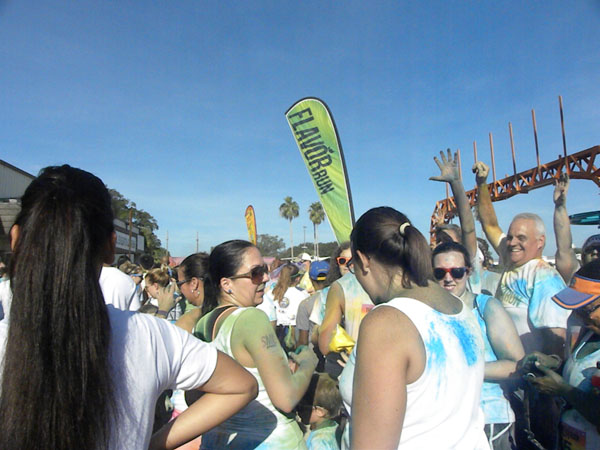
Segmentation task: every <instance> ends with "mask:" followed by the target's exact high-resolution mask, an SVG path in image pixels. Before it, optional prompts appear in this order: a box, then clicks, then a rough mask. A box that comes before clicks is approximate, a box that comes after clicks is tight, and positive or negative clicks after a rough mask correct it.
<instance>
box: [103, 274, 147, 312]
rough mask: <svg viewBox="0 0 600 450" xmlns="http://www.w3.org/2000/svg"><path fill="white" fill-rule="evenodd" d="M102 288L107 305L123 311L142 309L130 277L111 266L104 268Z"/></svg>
mask: <svg viewBox="0 0 600 450" xmlns="http://www.w3.org/2000/svg"><path fill="white" fill-rule="evenodd" d="M100 288H101V289H102V295H103V296H104V302H105V303H106V304H107V305H113V306H114V307H115V308H118V309H121V310H123V311H137V310H138V309H140V306H141V305H140V301H139V297H138V296H137V295H136V286H135V283H134V281H133V280H132V279H131V277H130V276H129V275H126V274H124V273H123V272H121V271H120V270H119V269H117V268H115V267H110V266H104V267H102V272H100Z"/></svg>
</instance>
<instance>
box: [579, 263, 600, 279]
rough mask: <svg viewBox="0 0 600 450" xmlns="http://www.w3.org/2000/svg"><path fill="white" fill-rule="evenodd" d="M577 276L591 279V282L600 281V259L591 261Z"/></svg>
mask: <svg viewBox="0 0 600 450" xmlns="http://www.w3.org/2000/svg"><path fill="white" fill-rule="evenodd" d="M576 274H577V275H580V276H582V277H586V278H590V279H591V280H600V259H594V260H593V261H590V262H589V263H587V264H586V265H585V266H582V267H581V268H580V269H579V270H578V271H577V272H576Z"/></svg>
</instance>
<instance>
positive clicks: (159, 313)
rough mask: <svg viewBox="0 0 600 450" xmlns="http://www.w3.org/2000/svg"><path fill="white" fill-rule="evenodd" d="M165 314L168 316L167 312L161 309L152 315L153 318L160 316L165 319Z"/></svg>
mask: <svg viewBox="0 0 600 450" xmlns="http://www.w3.org/2000/svg"><path fill="white" fill-rule="evenodd" d="M167 314H169V312H168V311H163V310H162V309H159V310H158V311H156V312H155V313H154V315H155V316H159V315H160V316H165V317H167Z"/></svg>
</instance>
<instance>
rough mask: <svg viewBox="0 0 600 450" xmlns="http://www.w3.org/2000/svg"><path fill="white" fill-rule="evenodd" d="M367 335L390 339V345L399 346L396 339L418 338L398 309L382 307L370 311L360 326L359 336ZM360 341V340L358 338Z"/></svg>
mask: <svg viewBox="0 0 600 450" xmlns="http://www.w3.org/2000/svg"><path fill="white" fill-rule="evenodd" d="M363 334H367V335H369V336H372V337H374V338H380V339H390V341H389V343H390V345H393V344H399V343H400V342H399V341H397V339H406V338H408V337H410V336H418V335H419V332H418V331H417V328H416V327H415V325H414V324H413V322H412V321H411V320H410V319H409V318H408V316H407V315H406V314H404V313H403V312H402V311H399V310H398V309H396V308H394V307H391V306H387V305H382V306H380V307H378V308H374V309H372V310H371V311H370V312H369V313H368V314H367V315H366V316H365V318H364V319H363V320H362V322H361V324H360V333H359V336H361V335H363ZM359 339H360V338H359Z"/></svg>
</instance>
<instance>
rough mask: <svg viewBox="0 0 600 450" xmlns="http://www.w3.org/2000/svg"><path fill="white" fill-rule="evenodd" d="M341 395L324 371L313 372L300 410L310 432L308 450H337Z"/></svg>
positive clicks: (338, 446)
mask: <svg viewBox="0 0 600 450" xmlns="http://www.w3.org/2000/svg"><path fill="white" fill-rule="evenodd" d="M341 406H342V397H341V395H340V391H339V389H338V386H337V383H336V381H335V380H334V379H333V378H331V377H330V376H329V375H328V374H326V373H315V374H313V376H312V380H311V383H310V386H309V388H308V391H306V394H305V395H304V398H303V399H302V402H301V405H300V410H301V412H303V413H304V414H301V418H302V421H303V422H304V423H306V422H308V424H309V425H310V429H311V432H310V434H309V435H308V438H307V441H306V445H307V447H308V449H309V450H311V449H314V450H317V449H319V450H339V448H340V445H339V439H338V438H337V437H336V432H337V430H338V424H337V422H336V421H335V420H333V419H334V418H335V417H337V416H338V415H339V412H340V408H341Z"/></svg>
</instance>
